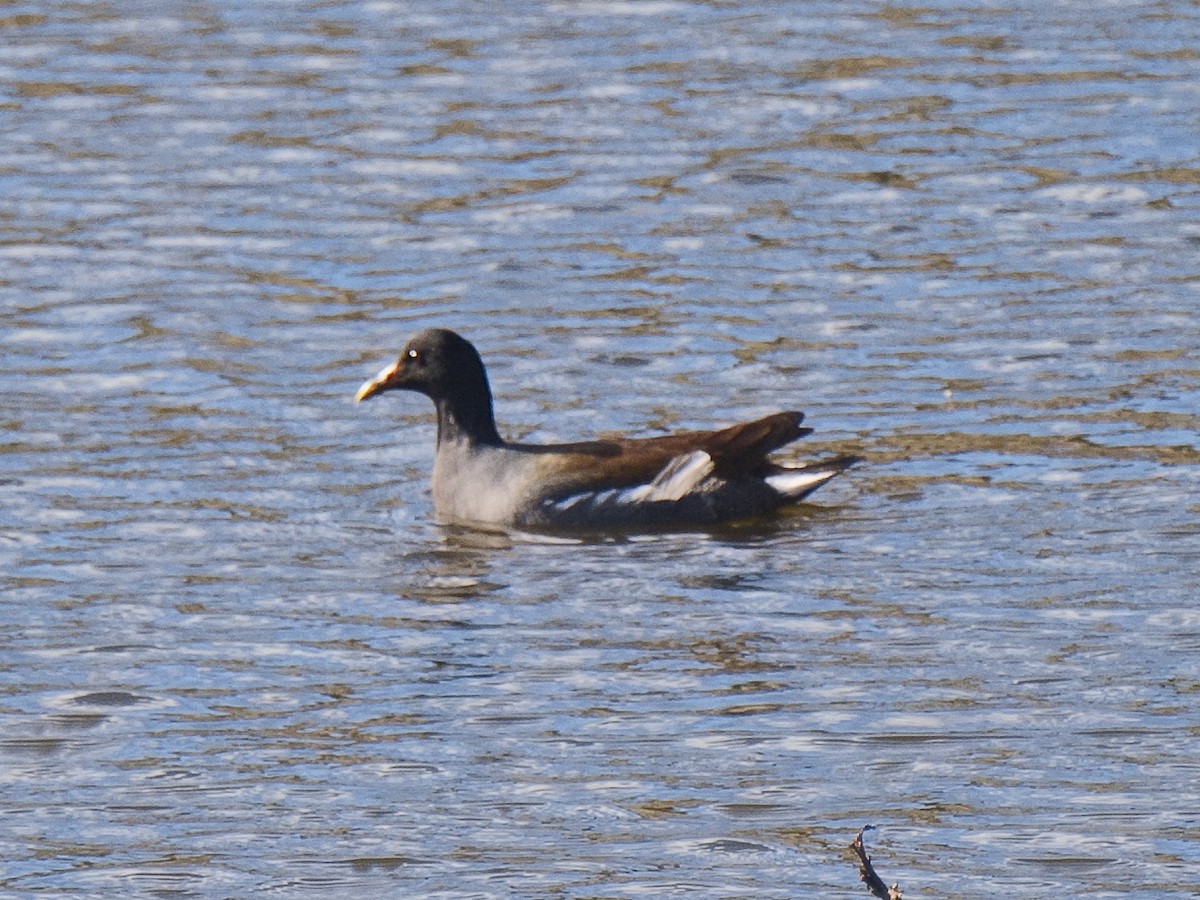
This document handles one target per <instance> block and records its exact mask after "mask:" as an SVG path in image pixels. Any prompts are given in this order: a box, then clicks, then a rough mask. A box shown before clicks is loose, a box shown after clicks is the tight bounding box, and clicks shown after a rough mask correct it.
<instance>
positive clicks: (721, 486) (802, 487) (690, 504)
mask: <svg viewBox="0 0 1200 900" xmlns="http://www.w3.org/2000/svg"><path fill="white" fill-rule="evenodd" d="M393 390H408V391H416V392H418V393H421V394H425V395H426V396H427V397H429V398H430V399H431V400H432V401H433V405H434V408H435V410H436V412H437V447H436V451H435V454H434V463H433V502H434V508H435V512H436V517H437V519H438V520H439V521H441V522H443V523H447V524H464V525H473V526H483V527H485V528H500V529H508V528H515V529H530V530H562V529H593V528H602V529H607V528H626V529H637V528H661V527H678V526H683V527H704V526H709V525H715V524H718V523H722V522H726V521H734V520H743V519H751V518H755V517H759V516H762V515H765V514H767V513H770V512H772V511H774V510H777V509H779V508H780V507H783V506H787V505H789V504H794V503H797V502H799V501H800V500H802V499H803V498H805V497H807V496H808V495H809V494H811V493H812V492H813V491H815V490H816V489H817V488H818V487H820V486H821V485H823V484H824V483H825V482H827V481H829V480H830V479H831V478H833V477H835V476H836V475H838V474H839V473H841V472H843V471H845V470H846V469H848V468H849V467H850V466H852V465H854V464H855V463H857V462H860V459H859V458H858V457H856V456H851V455H842V456H835V457H833V458H831V459H827V460H824V461H823V462H816V463H811V464H808V465H801V466H785V465H781V464H779V463H776V462H773V461H771V460H769V459H768V454H770V453H772V452H773V451H775V450H777V449H778V448H780V447H782V446H784V445H785V444H788V443H791V442H792V441H794V440H796V439H797V438H800V437H804V436H805V435H808V434H811V433H812V429H811V428H806V427H802V426H801V424H800V423H801V422H802V421H803V419H804V414H803V413H801V412H796V411H787V412H777V413H774V414H772V415H768V416H765V417H763V418H759V419H755V420H754V421H750V422H743V423H741V424H738V425H732V426H729V427H726V428H717V429H713V430H710V431H684V432H678V433H675V434H668V435H664V436H660V437H646V438H602V439H597V440H587V441H578V442H573V443H560V444H525V443H514V442H509V441H506V440H505V439H504V438H502V437H501V436H500V433H499V431H498V430H497V428H496V419H495V415H494V412H493V404H492V392H491V388H490V386H489V384H488V377H487V371H486V369H485V368H484V364H483V359H482V358H481V357H480V355H479V351H477V350H476V349H475V347H474V345H473V344H471V342H470V341H468V340H467V339H466V338H464V337H462V336H461V335H459V334H457V333H455V332H453V331H449V330H447V329H444V328H428V329H425V330H422V331H419V332H418V333H416V334H415V335H413V336H412V337H411V338H410V339H409V340H408V342H407V343H406V344H405V345H404V349H403V350H401V352H400V355H399V357H398V358H397V359H396V361H395V362H394V363H392V364H390V365H388V366H386V367H385V368H384V369H382V370H381V371H380V372H379V373H378V374H377V375H376V376H375V377H373V378H371V379H369V380H368V381H366V382H365V383H364V384H363V385H362V387H360V388H359V389H358V392H357V393H356V394H355V397H354V399H355V402H356V403H361V402H362V401H364V400H368V399H370V398H372V397H376V396H378V395H380V394H382V393H385V392H387V391H393Z"/></svg>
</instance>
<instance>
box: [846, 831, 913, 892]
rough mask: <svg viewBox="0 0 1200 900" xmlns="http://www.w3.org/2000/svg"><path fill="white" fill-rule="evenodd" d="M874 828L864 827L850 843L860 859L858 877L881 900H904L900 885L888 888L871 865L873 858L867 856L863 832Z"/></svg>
mask: <svg viewBox="0 0 1200 900" xmlns="http://www.w3.org/2000/svg"><path fill="white" fill-rule="evenodd" d="M874 827H875V826H874V825H864V826H863V827H862V828H860V829H859V830H858V834H856V835H855V836H854V840H853V841H851V842H850V849H851V850H853V851H854V854H855V856H857V857H858V877H859V878H860V879H862V883H863V884H865V885H866V886H867V890H869V891H870V892H871V894H872V895H874V896H876V897H878V898H879V900H902V898H901V896H900V885H898V884H893V885H892V886H891V887H888V886H887V884H886V883H885V882H884V880H883V879H882V878H880V877H879V876H878V875H876V874H875V867H874V866H872V865H871V857H870V856H869V855H868V854H867V846H866V844H864V843H863V832H864V831H867V830H869V829H871V828H874Z"/></svg>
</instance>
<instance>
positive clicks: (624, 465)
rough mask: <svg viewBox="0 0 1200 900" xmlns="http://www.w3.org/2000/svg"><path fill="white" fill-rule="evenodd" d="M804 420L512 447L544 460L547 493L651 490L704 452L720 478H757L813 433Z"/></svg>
mask: <svg viewBox="0 0 1200 900" xmlns="http://www.w3.org/2000/svg"><path fill="white" fill-rule="evenodd" d="M803 418H804V414H803V413H799V412H781V413H775V414H774V415H770V416H766V417H765V418H762V419H756V420H755V421H753V422H742V423H741V424H738V425H731V426H730V427H728V428H721V429H718V430H715V431H685V432H680V433H679V434H669V435H665V436H664V437H655V438H641V439H621V440H611V441H588V442H586V443H578V444H550V445H528V444H525V445H521V444H517V445H512V446H513V447H514V449H519V450H523V451H526V452H530V453H539V454H542V459H541V460H539V468H540V469H541V470H542V474H543V477H544V479H545V484H546V485H547V487H548V489H549V490H548V493H575V492H581V491H600V490H605V489H607V488H623V487H630V486H632V485H638V484H647V483H649V482H651V481H653V480H654V478H655V476H656V475H658V474H659V473H660V472H661V471H662V470H663V469H664V468H665V467H666V466H667V464H668V463H670V462H671V460H673V459H675V458H676V457H679V456H683V455H686V454H688V453H692V452H694V451H696V450H703V451H704V452H706V453H707V454H708V455H709V456H710V457H712V460H713V463H714V465H715V466H716V471H717V472H718V474H721V475H723V476H731V475H736V474H739V473H743V472H758V471H760V470H761V469H762V467H763V466H764V464H765V463H766V457H767V454H768V453H770V452H771V451H772V450H775V449H777V448H779V447H782V446H783V445H784V444H787V443H789V442H791V441H794V440H796V438H798V437H802V436H803V435H806V434H809V433H811V431H812V429H809V428H802V427H801V426H800V422H801V421H802V420H803Z"/></svg>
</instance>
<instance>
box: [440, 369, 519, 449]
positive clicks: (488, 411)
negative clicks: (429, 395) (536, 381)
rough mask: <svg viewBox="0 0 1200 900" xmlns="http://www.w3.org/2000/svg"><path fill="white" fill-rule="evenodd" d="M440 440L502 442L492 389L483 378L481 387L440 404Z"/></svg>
mask: <svg viewBox="0 0 1200 900" xmlns="http://www.w3.org/2000/svg"><path fill="white" fill-rule="evenodd" d="M437 425H438V429H437V442H438V444H439V445H441V444H451V443H454V444H459V443H465V444H483V445H497V444H501V443H503V441H502V440H501V438H500V432H498V431H497V430H496V419H495V416H494V415H493V413H492V393H491V391H490V390H488V386H487V382H486V381H484V382H483V385H482V390H476V391H473V392H471V393H470V394H469V395H468V394H463V395H460V396H459V397H457V398H455V399H453V400H451V399H443V400H441V401H439V402H438V404H437Z"/></svg>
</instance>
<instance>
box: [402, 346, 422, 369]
mask: <svg viewBox="0 0 1200 900" xmlns="http://www.w3.org/2000/svg"><path fill="white" fill-rule="evenodd" d="M405 356H407V357H408V358H409V359H410V360H412V361H413V362H415V363H416V364H417V365H418V366H419V365H420V364H421V353H420V351H419V350H413V349H412V348H409V351H408V353H406V354H405Z"/></svg>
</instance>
